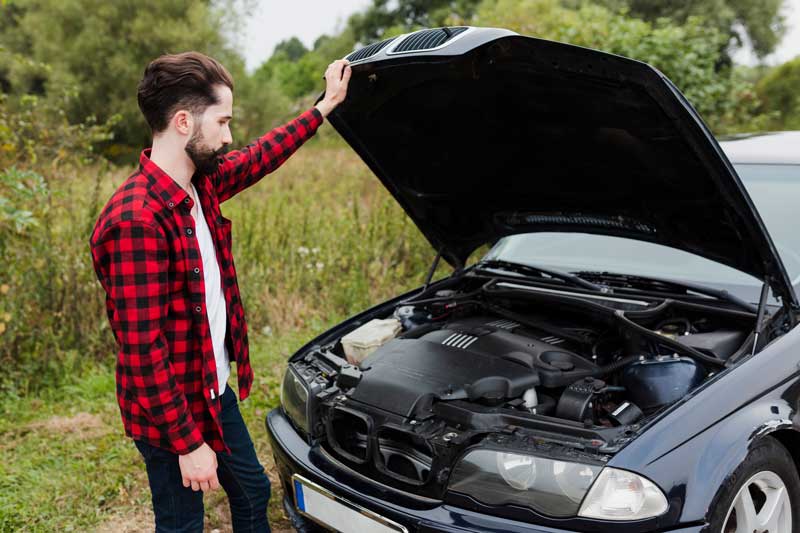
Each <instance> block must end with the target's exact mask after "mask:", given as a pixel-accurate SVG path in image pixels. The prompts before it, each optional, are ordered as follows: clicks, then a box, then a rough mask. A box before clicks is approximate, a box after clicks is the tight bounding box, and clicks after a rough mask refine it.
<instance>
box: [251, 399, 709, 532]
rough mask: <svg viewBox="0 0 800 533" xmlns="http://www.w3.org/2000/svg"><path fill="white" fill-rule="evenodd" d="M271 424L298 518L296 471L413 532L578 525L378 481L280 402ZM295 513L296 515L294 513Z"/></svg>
mask: <svg viewBox="0 0 800 533" xmlns="http://www.w3.org/2000/svg"><path fill="white" fill-rule="evenodd" d="M266 425H267V434H268V435H269V438H270V444H271V445H272V453H273V454H274V456H275V465H276V467H277V469H278V473H279V475H280V478H281V484H282V485H283V489H284V494H285V495H286V500H285V501H284V507H286V508H287V513H288V514H290V518H292V519H293V521H298V520H299V521H302V519H301V518H300V517H299V516H298V515H297V514H296V513H294V502H293V500H292V494H293V490H292V487H291V479H292V476H293V475H294V474H299V475H301V476H302V477H304V478H306V479H308V480H310V481H313V482H314V483H317V484H318V485H320V486H321V487H324V488H325V489H327V490H328V491H330V492H331V493H333V494H336V495H338V496H340V497H342V498H345V499H347V500H349V501H351V502H353V503H355V504H357V505H360V506H362V507H364V508H365V509H368V510H370V511H372V512H374V513H377V514H379V515H381V516H383V517H385V518H387V519H389V520H391V521H393V522H396V523H398V524H400V525H402V526H405V527H406V529H408V531H409V533H437V532H441V533H464V532H487V533H491V532H496V533H569V532H570V531H575V530H568V529H557V528H551V527H544V526H537V525H533V524H528V523H523V522H517V521H514V520H509V519H507V518H499V517H495V516H490V515H486V514H482V513H477V512H474V511H470V510H466V509H460V508H457V507H454V506H452V505H447V504H443V503H442V502H440V501H435V500H429V499H427V498H420V497H417V496H415V495H412V494H409V493H406V492H401V491H398V490H396V489H393V488H391V487H388V486H386V485H383V484H379V483H376V482H374V481H372V480H370V479H367V478H366V477H364V476H362V475H361V474H358V473H357V472H354V471H352V470H351V469H349V468H347V467H346V466H344V465H342V464H341V463H339V462H338V461H337V460H336V459H335V458H333V457H331V456H330V455H328V454H327V453H326V452H325V451H324V450H321V449H320V448H319V447H318V446H315V447H311V446H309V445H308V443H307V442H306V441H305V440H303V439H302V438H301V437H300V435H298V433H297V432H296V431H295V430H294V428H293V427H292V425H291V424H290V423H289V421H288V419H287V418H286V416H285V415H284V413H283V411H282V410H281V409H280V408H279V409H275V410H273V411H272V412H270V413H269V414H268V415H267V419H266ZM293 514H294V516H292V515H293ZM703 528H704V526H703V525H697V526H693V527H688V528H681V529H673V530H670V531H671V532H674V533H699V532H700V531H702V530H703ZM604 529H605V528H604ZM612 530H616V528H615V527H614V525H613V524H609V527H608V529H607V531H612ZM344 533H349V532H344Z"/></svg>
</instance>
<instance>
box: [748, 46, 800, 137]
mask: <svg viewBox="0 0 800 533" xmlns="http://www.w3.org/2000/svg"><path fill="white" fill-rule="evenodd" d="M756 91H757V93H758V96H759V97H760V98H761V100H762V101H763V109H764V111H766V112H772V113H773V114H774V118H773V120H772V121H771V122H770V127H771V128H772V129H776V130H797V129H800V56H798V57H796V58H794V59H792V60H791V61H787V62H786V63H784V64H782V65H780V66H778V67H776V68H775V69H773V70H772V71H770V72H769V73H768V74H767V75H766V76H764V78H763V79H762V80H761V81H759V82H758V85H756Z"/></svg>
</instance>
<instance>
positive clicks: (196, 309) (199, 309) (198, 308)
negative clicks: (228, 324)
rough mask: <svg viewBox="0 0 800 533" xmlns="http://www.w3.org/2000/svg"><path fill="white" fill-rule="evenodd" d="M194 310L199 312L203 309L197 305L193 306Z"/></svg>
mask: <svg viewBox="0 0 800 533" xmlns="http://www.w3.org/2000/svg"><path fill="white" fill-rule="evenodd" d="M194 310H195V311H197V312H198V313H199V312H200V311H202V310H203V308H202V307H200V306H199V305H198V306H197V307H195V308H194Z"/></svg>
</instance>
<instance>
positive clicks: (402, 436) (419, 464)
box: [378, 428, 433, 485]
mask: <svg viewBox="0 0 800 533" xmlns="http://www.w3.org/2000/svg"><path fill="white" fill-rule="evenodd" d="M378 454H379V455H378V458H379V460H380V465H381V467H382V468H381V470H383V471H384V473H385V474H387V475H389V476H391V477H393V478H395V479H399V480H400V481H403V482H405V483H408V484H411V485H422V484H424V483H426V482H427V481H428V478H429V477H430V473H431V464H433V450H432V449H431V447H430V446H429V445H428V444H427V443H426V442H425V441H424V440H423V439H422V438H420V437H418V436H417V435H414V434H413V433H407V432H405V431H400V430H397V429H394V428H381V429H379V430H378Z"/></svg>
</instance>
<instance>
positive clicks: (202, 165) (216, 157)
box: [185, 128, 225, 174]
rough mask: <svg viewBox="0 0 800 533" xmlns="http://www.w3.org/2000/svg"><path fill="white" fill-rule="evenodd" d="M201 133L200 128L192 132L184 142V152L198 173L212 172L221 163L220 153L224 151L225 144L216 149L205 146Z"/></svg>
mask: <svg viewBox="0 0 800 533" xmlns="http://www.w3.org/2000/svg"><path fill="white" fill-rule="evenodd" d="M204 140H205V139H204V138H203V134H202V133H200V128H197V129H196V130H195V131H194V132H192V136H191V137H190V138H189V142H187V143H186V148H185V150H186V154H187V155H188V156H189V159H191V160H192V163H194V168H195V170H196V171H197V172H198V173H199V174H213V173H214V171H216V170H217V168H218V167H219V166H220V165H221V164H222V154H223V153H225V146H224V145H223V146H220V147H219V148H218V149H216V150H212V149H211V148H209V147H207V146H205V143H204V142H203V141H204Z"/></svg>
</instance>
